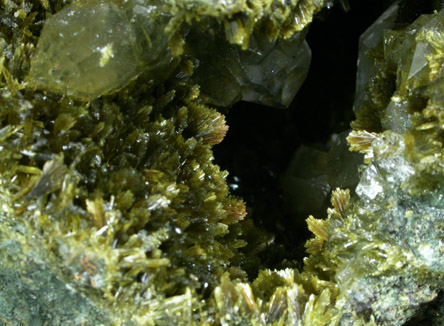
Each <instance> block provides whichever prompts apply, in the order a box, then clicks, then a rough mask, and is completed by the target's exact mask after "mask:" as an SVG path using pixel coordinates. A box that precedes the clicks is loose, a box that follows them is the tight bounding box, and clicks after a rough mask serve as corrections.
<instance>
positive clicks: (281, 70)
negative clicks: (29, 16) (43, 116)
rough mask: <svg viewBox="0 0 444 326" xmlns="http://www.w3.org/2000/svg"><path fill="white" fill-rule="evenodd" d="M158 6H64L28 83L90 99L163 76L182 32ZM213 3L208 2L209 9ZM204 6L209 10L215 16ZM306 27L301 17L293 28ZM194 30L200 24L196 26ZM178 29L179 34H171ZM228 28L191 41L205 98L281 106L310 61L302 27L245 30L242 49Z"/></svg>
mask: <svg viewBox="0 0 444 326" xmlns="http://www.w3.org/2000/svg"><path fill="white" fill-rule="evenodd" d="M321 3H322V2H320V3H319V4H318V5H319V6H320V5H321ZM234 4H235V3H233V4H231V5H230V6H229V7H230V8H231V6H233V5H234ZM164 5H165V3H163V4H160V3H159V4H157V3H155V2H153V1H135V0H131V1H116V2H112V1H104V0H102V1H92V2H88V1H81V2H76V3H74V4H72V5H70V6H68V7H66V8H64V9H63V10H61V11H60V12H58V13H56V14H55V15H54V16H52V17H50V18H49V19H48V20H47V21H46V22H45V26H44V28H43V31H42V34H41V36H40V39H39V42H38V45H37V49H36V51H35V53H34V55H33V58H32V61H31V73H30V81H31V85H33V86H34V87H35V88H37V89H43V90H49V91H53V92H61V93H65V94H67V95H70V96H73V97H76V98H79V99H83V100H92V99H95V98H97V97H99V96H100V95H103V94H108V93H111V92H113V91H115V90H118V89H119V88H121V87H122V86H124V85H125V84H127V83H128V82H129V81H130V80H132V79H135V78H136V77H137V76H138V75H140V74H141V73H146V72H148V73H151V75H152V76H151V78H152V79H153V81H154V82H156V81H158V80H159V79H160V80H164V79H166V78H167V77H168V75H169V73H170V72H171V68H174V65H172V59H173V57H172V56H171V54H170V52H171V51H170V49H169V47H168V46H169V45H170V44H169V42H170V41H171V40H172V38H173V37H176V38H179V39H180V38H181V37H182V36H183V37H185V36H186V34H187V33H186V32H184V30H185V29H187V28H183V29H181V26H182V25H184V24H183V23H181V22H180V20H181V19H182V18H181V17H182V16H180V15H178V16H177V17H174V18H173V17H172V16H171V14H170V13H169V12H165V9H164ZM201 5H202V7H205V8H206V6H209V4H208V3H204V2H203V3H202V4H201ZM219 5H220V4H219V3H214V8H212V9H213V10H216V8H218V7H219ZM194 7H196V8H195V10H197V11H198V12H200V11H201V10H203V9H202V8H199V6H198V4H197V3H193V5H192V6H191V8H194ZM210 8H211V7H209V8H207V10H209V12H208V13H207V15H209V16H211V15H213V14H212V11H210ZM231 9H232V10H234V9H233V8H231ZM225 10H228V9H227V8H225ZM313 10H314V9H313ZM176 21H178V22H176ZM229 26H232V25H231V24H230V25H229ZM304 26H305V24H303V23H301V26H297V28H298V29H302V28H303V27H304ZM195 28H196V29H197V30H199V29H200V28H199V26H198V25H196V26H195ZM176 30H181V33H182V34H183V35H182V36H178V35H180V33H179V34H177V35H176V34H175V31H176ZM251 32H252V31H251ZM233 33H234V31H232V32H230V33H228V34H227V35H228V36H226V35H224V36H223V37H222V38H219V39H217V41H216V40H214V39H213V38H211V37H210V40H211V39H213V40H212V41H210V43H211V42H213V43H214V44H206V43H207V41H206V40H205V39H203V40H202V39H199V40H198V41H197V43H196V47H198V50H196V51H197V52H200V54H199V55H198V56H197V57H196V58H195V61H197V62H198V64H197V66H198V67H199V68H198V69H197V71H196V75H197V76H196V77H195V78H194V80H196V81H198V82H199V84H200V85H201V86H202V89H203V91H204V94H206V95H207V96H208V98H209V102H210V103H211V104H214V105H218V106H230V105H232V104H233V103H235V102H236V101H238V100H239V99H243V100H246V101H251V102H256V103H261V104H265V105H270V106H277V107H287V106H288V105H289V104H290V103H291V101H292V99H293V97H294V96H295V94H296V93H297V91H298V90H299V88H300V86H301V85H302V82H303V81H304V79H305V77H306V75H307V72H308V68H309V65H310V59H311V52H310V49H309V47H308V45H307V43H306V42H305V40H304V38H305V34H306V33H305V31H294V32H293V34H291V35H292V36H291V37H289V38H288V39H284V38H282V37H280V38H279V39H277V38H273V39H272V40H270V39H269V38H268V37H264V36H263V35H257V36H254V34H252V35H248V37H247V36H245V37H243V38H242V39H244V38H246V39H248V44H249V46H248V48H245V47H244V45H245V44H246V43H245V42H246V41H245V42H244V41H242V42H241V43H242V45H243V46H242V48H241V47H240V46H238V45H233V44H230V43H229V42H227V39H226V38H228V40H229V41H231V42H232V43H238V42H237V41H238V39H237V38H236V37H234V36H233V37H231V36H232V34H233ZM230 35H231V36H230ZM229 36H230V37H229ZM206 38H208V36H206ZM179 43H180V41H179ZM171 44H174V42H173V43H171ZM188 48H190V47H189V46H188ZM209 48H211V49H212V50H211V51H210V52H208V50H209ZM204 49H205V50H204ZM196 51H195V52H196ZM205 51H206V52H205ZM177 52H178V53H181V52H182V50H178V51H177ZM187 54H189V53H187ZM199 74H200V76H199Z"/></svg>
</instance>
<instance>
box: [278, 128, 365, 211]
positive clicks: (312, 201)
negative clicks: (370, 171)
mask: <svg viewBox="0 0 444 326" xmlns="http://www.w3.org/2000/svg"><path fill="white" fill-rule="evenodd" d="M348 133H349V132H348V131H345V132H342V133H340V134H334V135H333V136H332V137H331V140H330V143H331V145H330V148H329V149H328V150H324V149H323V148H316V147H308V146H301V147H299V148H298V149H297V150H296V152H295V153H294V154H293V157H292V159H291V161H290V164H289V165H288V167H287V170H286V171H285V172H284V174H283V176H282V178H281V182H280V183H281V186H282V189H283V191H284V195H285V201H286V203H287V205H288V207H289V209H290V211H292V212H293V213H294V214H295V215H296V216H298V217H304V218H305V217H306V216H308V215H309V214H313V215H316V216H323V215H325V211H326V210H327V208H328V205H329V203H330V197H331V192H332V190H334V189H336V188H338V187H339V188H343V189H346V188H348V189H354V188H355V187H356V185H357V184H358V182H359V172H358V171H359V170H358V169H359V166H360V165H361V164H362V163H363V158H362V155H361V154H359V153H356V152H351V151H350V150H349V148H348V144H347V140H346V137H347V135H348Z"/></svg>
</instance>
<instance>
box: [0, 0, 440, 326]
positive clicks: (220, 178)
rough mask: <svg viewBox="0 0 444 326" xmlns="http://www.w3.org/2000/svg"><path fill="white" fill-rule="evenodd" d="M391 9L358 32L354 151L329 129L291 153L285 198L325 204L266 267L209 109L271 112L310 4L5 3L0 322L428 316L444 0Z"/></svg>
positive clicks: (436, 279)
mask: <svg viewBox="0 0 444 326" xmlns="http://www.w3.org/2000/svg"><path fill="white" fill-rule="evenodd" d="M342 3H343V6H344V7H347V2H346V1H342ZM409 3H411V1H399V2H395V3H394V4H393V5H392V6H391V7H389V9H388V11H386V13H385V14H383V16H382V17H381V18H380V19H379V20H377V22H376V23H375V24H374V25H373V26H372V27H371V28H370V29H369V30H368V31H367V32H366V33H365V34H364V35H363V37H362V38H361V53H360V59H359V68H358V81H357V92H358V94H357V96H356V101H355V112H356V120H355V121H354V122H353V123H352V127H353V131H351V132H349V133H348V137H347V141H348V145H349V146H350V150H352V151H355V152H360V153H361V155H362V156H363V159H364V162H363V163H362V162H361V161H359V159H360V158H361V157H362V156H356V155H353V154H350V153H349V152H348V151H347V150H346V149H345V141H344V139H345V135H344V134H342V135H340V136H338V138H337V139H336V140H334V141H333V142H332V151H333V152H330V153H328V154H327V153H326V152H321V151H314V150H309V149H307V148H306V147H303V148H302V149H300V150H299V151H298V152H297V153H299V154H298V155H296V159H295V161H293V163H292V165H290V168H289V172H288V173H287V178H286V180H284V183H285V182H287V185H289V186H288V187H289V188H296V189H293V190H294V191H293V190H292V191H289V193H295V192H296V193H298V192H299V193H302V194H303V195H309V196H307V197H306V198H307V201H310V200H311V203H313V202H315V205H312V206H310V205H309V204H310V203H307V206H306V207H305V208H304V207H302V208H304V209H303V212H304V214H305V211H312V210H315V209H316V210H319V209H320V207H321V206H322V205H323V204H324V203H325V201H326V198H328V193H329V192H330V191H331V190H333V191H332V193H331V196H330V204H329V206H330V208H328V209H327V218H325V219H316V218H315V217H313V216H310V217H308V219H307V225H308V229H309V230H310V231H311V232H312V233H313V238H312V239H310V240H308V241H307V243H306V252H307V257H306V258H305V259H304V261H303V263H301V266H302V264H303V266H302V267H301V268H300V269H297V268H294V267H287V268H282V269H278V270H272V269H269V268H267V267H266V266H263V265H262V262H261V260H260V257H259V255H258V253H260V251H261V250H262V249H263V248H264V247H266V246H267V245H268V244H269V243H270V237H269V235H268V234H266V232H265V231H263V230H260V229H259V228H258V227H257V226H255V225H254V223H253V221H252V219H251V217H250V216H249V215H247V206H246V204H245V203H244V202H243V201H242V200H241V199H240V198H238V197H236V196H234V195H232V194H231V193H230V189H229V187H228V185H227V182H226V178H227V172H225V171H221V169H220V168H219V167H218V166H217V165H216V164H214V162H213V160H214V158H213V152H212V148H213V146H215V145H216V144H218V143H220V142H221V141H222V140H223V138H224V137H225V135H226V133H227V130H228V126H227V125H226V122H225V117H224V116H223V115H222V114H221V113H220V112H219V111H218V110H216V109H214V108H212V107H210V104H212V105H215V106H218V107H219V106H221V107H223V106H230V105H232V104H233V103H234V102H235V101H237V100H240V99H246V100H250V101H254V102H259V103H265V104H270V105H274V106H286V105H288V103H289V102H290V101H291V98H292V96H294V92H295V91H296V90H297V88H298V87H299V86H300V83H301V82H302V80H303V77H304V76H305V74H306V68H307V67H306V66H307V65H308V62H309V56H308V53H309V50H308V48H307V46H306V43H304V42H305V41H304V36H305V33H306V32H307V30H306V27H307V24H309V22H310V21H311V20H312V18H313V15H314V14H315V13H316V12H318V11H319V10H321V8H322V7H323V6H324V2H323V1H317V0H292V1H284V2H283V1H277V0H276V1H265V2H264V1H249V2H242V1H236V0H233V1H228V2H227V1H225V2H224V1H216V2H214V1H172V0H171V1H163V2H161V1H159V2H149V1H128V2H123V1H122V2H120V1H91V2H89V1H81V2H76V3H67V2H64V1H56V2H48V1H43V0H42V1H40V2H38V1H33V2H26V1H25V2H23V1H12V0H4V1H2V6H3V7H2V9H1V23H2V25H0V72H1V74H0V141H1V142H0V206H1V207H2V210H1V212H0V283H1V284H0V323H2V324H5V325H18V324H22V325H23V324H24V325H28V324H29V325H33V324H35V325H184V326H188V325H254V326H257V325H294V326H323V325H326V326H327V325H328V326H335V325H338V326H347V325H367V326H370V325H387V326H397V325H399V326H401V325H408V324H407V323H408V322H409V321H410V322H411V323H414V322H415V321H417V322H418V324H421V323H425V322H430V323H432V325H438V324H439V323H440V322H442V318H441V317H440V316H439V315H437V314H440V313H441V311H442V309H441V308H440V305H441V302H442V290H443V288H444V284H443V281H442V280H443V277H444V275H443V271H444V266H443V264H444V263H443V261H444V260H443V254H442V253H443V252H444V246H443V236H444V234H443V216H444V205H443V203H442V198H443V189H444V182H443V180H444V169H443V160H444V158H443V151H442V149H443V146H444V139H443V134H444V133H443V128H444V123H443V120H444V113H443V110H444V99H443V96H442V94H443V91H444V89H443V85H444V83H443V82H444V79H443V78H444V73H443V63H444V60H443V58H444V55H443V53H444V37H443V35H444V23H443V22H444V11H442V10H440V3H437V2H433V5H434V8H435V9H436V11H435V12H424V13H423V14H420V13H418V14H416V16H415V15H413V16H415V17H413V18H412V15H410V14H409V15H405V12H406V11H405V10H406V8H407V9H408V7H409ZM61 34H62V35H61ZM97 35H98V36H97ZM202 36H205V37H202ZM207 49H208V50H209V51H208V52H206V50H207ZM217 51H219V52H217ZM293 56H298V59H297V60H296V59H295V61H293V60H291V59H292V57H293ZM227 58H228V59H227ZM298 60H299V61H298ZM273 63H276V65H273ZM268 68H271V70H269V69H268ZM273 68H276V70H275V71H273ZM206 72H209V74H208V75H206V74H205V73H206ZM281 79H282V80H281ZM218 81H220V84H218ZM355 159H356V161H354V160H355ZM352 160H353V161H352ZM314 163H316V164H314ZM314 167H315V168H314ZM318 168H319V169H318ZM318 181H319V182H318ZM305 187H307V188H305ZM337 187H349V188H350V189H340V188H337ZM302 188H303V189H302ZM304 191H305V192H304ZM310 197H316V198H314V199H311V198H310ZM298 200H299V201H300V203H299V205H298V207H296V209H298V208H299V209H300V208H301V206H302V204H304V203H303V201H305V199H304V198H303V199H302V200H301V197H299V199H298ZM301 203H302V204H301ZM253 213H254V212H253ZM313 213H315V212H313ZM313 213H312V214H313ZM287 263H288V262H287ZM287 266H294V265H291V264H290V263H288V264H287ZM251 267H253V268H252V269H254V270H256V271H258V274H257V275H248V274H247V270H249V269H251Z"/></svg>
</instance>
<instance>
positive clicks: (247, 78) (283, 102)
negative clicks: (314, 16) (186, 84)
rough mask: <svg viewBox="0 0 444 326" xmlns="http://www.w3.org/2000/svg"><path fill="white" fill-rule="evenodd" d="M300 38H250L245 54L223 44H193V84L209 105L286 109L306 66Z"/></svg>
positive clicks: (306, 54)
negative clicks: (195, 63)
mask: <svg viewBox="0 0 444 326" xmlns="http://www.w3.org/2000/svg"><path fill="white" fill-rule="evenodd" d="M192 37H199V38H200V37H201V36H192ZM304 38H305V32H298V33H296V34H295V35H294V36H293V37H292V38H290V39H287V40H284V39H279V40H274V41H270V40H268V39H267V38H264V37H261V36H254V35H253V36H252V37H251V40H250V45H249V47H248V48H247V49H246V50H242V49H241V48H240V47H238V46H236V45H230V44H224V41H217V42H215V44H216V46H214V45H213V44H207V45H205V46H203V47H201V43H203V42H196V43H197V45H196V47H195V49H193V51H194V53H195V55H196V57H197V58H198V59H199V67H198V68H197V69H196V73H195V76H194V80H196V82H197V83H199V84H201V85H202V92H203V94H204V95H206V96H207V97H208V99H209V102H210V103H211V104H213V105H217V106H225V107H226V106H231V105H233V104H234V103H235V102H237V101H239V100H244V101H248V102H254V103H259V104H263V105H268V106H273V107H278V108H285V107H288V106H289V105H290V103H291V101H292V100H293V98H294V96H295V95H296V93H297V92H298V90H299V88H300V87H301V86H302V83H303V82H304V80H305V78H306V76H307V73H308V69H309V66H310V61H311V50H310V48H309V46H308V44H307V42H306V41H305V40H304Z"/></svg>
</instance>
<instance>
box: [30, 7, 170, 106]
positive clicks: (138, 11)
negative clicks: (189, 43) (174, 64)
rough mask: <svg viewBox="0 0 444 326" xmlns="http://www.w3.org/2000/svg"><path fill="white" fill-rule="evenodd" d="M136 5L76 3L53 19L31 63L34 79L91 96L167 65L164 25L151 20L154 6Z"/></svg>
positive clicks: (43, 85)
mask: <svg viewBox="0 0 444 326" xmlns="http://www.w3.org/2000/svg"><path fill="white" fill-rule="evenodd" d="M134 4H135V3H132V2H128V4H126V5H125V6H123V4H116V3H114V2H105V1H103V2H85V3H84V4H82V3H78V4H73V5H71V6H68V7H67V8H65V9H63V10H61V11H60V12H58V13H57V14H55V15H54V16H52V17H51V18H49V19H48V20H47V21H46V22H45V26H44V28H43V30H42V35H41V37H40V39H39V43H38V45H37V49H36V51H35V53H34V55H33V58H32V61H31V73H30V77H31V83H32V84H33V85H34V86H35V87H36V88H41V89H44V90H50V91H53V92H54V91H59V92H62V93H66V94H67V95H70V96H74V97H77V98H81V99H86V100H91V99H94V98H96V97H98V96H100V95H102V94H106V93H109V92H110V91H112V90H115V89H119V88H120V87H121V86H123V85H124V84H125V83H127V82H128V81H130V80H131V79H133V78H135V77H137V75H138V74H140V73H141V72H142V71H144V70H147V69H149V68H152V66H156V65H157V66H158V65H159V64H161V63H163V62H165V61H166V63H168V62H169V60H168V56H167V55H166V56H164V57H163V58H159V57H160V55H161V54H163V55H165V53H164V52H165V49H166V41H167V39H166V36H164V35H163V34H162V26H158V25H156V23H158V21H155V20H154V21H150V15H151V16H153V14H152V13H151V11H152V10H153V8H155V7H153V8H151V9H150V8H147V7H145V6H142V5H138V4H137V5H134ZM127 7H128V8H127ZM150 10H151V11H150ZM153 27H155V28H157V29H159V30H160V31H157V30H155V29H154V28H153Z"/></svg>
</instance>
